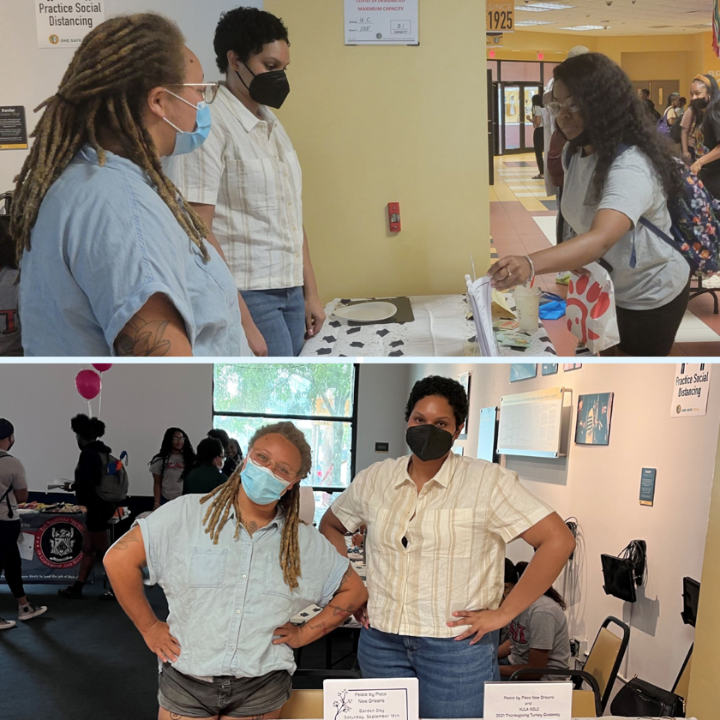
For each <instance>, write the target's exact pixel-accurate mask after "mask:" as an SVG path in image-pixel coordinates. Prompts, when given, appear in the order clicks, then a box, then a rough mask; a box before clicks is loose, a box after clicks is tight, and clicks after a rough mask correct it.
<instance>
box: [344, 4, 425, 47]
mask: <svg viewBox="0 0 720 720" xmlns="http://www.w3.org/2000/svg"><path fill="white" fill-rule="evenodd" d="M418 14H419V13H418V0H345V44H346V45H418V44H419V42H420V40H419V34H418Z"/></svg>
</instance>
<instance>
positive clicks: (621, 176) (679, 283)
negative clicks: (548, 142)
mask: <svg viewBox="0 0 720 720" xmlns="http://www.w3.org/2000/svg"><path fill="white" fill-rule="evenodd" d="M565 159H566V155H565V152H563V164H565ZM596 164H597V155H596V154H593V155H589V156H587V157H582V154H581V153H580V152H577V153H575V154H574V155H573V156H572V158H571V160H570V166H569V167H566V168H565V187H564V188H563V198H562V214H563V217H564V218H565V220H566V224H567V225H569V226H570V227H571V228H572V230H573V231H574V233H575V234H576V235H582V234H584V233H586V232H588V231H589V230H590V228H591V227H592V224H593V220H594V218H595V213H596V212H597V211H598V210H606V209H609V210H616V211H618V212H621V213H622V214H623V215H626V216H627V217H628V218H629V219H630V221H631V222H632V224H633V229H632V230H630V232H628V233H627V234H626V235H625V236H624V237H622V238H621V239H620V240H619V241H618V242H617V243H616V244H615V245H614V246H613V247H612V248H610V250H608V252H607V253H606V254H605V255H604V259H605V260H606V261H607V262H608V263H610V265H611V266H612V268H613V271H612V273H611V277H612V281H613V285H614V286H615V303H616V305H617V306H618V307H622V308H625V309H627V310H653V309H656V308H659V307H662V306H663V305H667V304H668V303H669V302H671V301H672V300H674V299H675V298H676V297H677V296H678V295H680V293H681V292H682V291H683V289H684V288H685V286H686V285H687V283H688V279H689V277H690V267H689V266H688V264H687V261H686V260H685V259H684V258H683V257H682V255H680V253H679V252H678V251H677V250H674V249H673V248H671V247H670V246H669V245H668V244H667V243H665V241H664V240H662V239H660V238H659V237H658V236H657V235H655V234H654V233H652V232H651V231H650V230H648V229H647V228H646V227H645V226H644V225H640V224H639V220H640V218H641V217H645V218H647V219H648V220H649V221H650V222H651V223H653V224H654V225H655V226H656V227H658V228H659V229H660V230H662V231H663V232H665V233H666V234H668V235H670V228H671V226H672V220H671V219H670V213H669V212H668V208H667V196H666V195H665V192H664V190H663V188H662V184H661V183H660V180H659V179H658V177H657V174H656V172H655V169H654V168H653V166H652V163H651V162H650V161H649V160H648V158H647V156H646V155H645V154H644V153H643V152H642V151H641V150H639V149H638V148H636V147H631V148H628V149H627V150H626V151H625V152H623V153H621V154H620V155H618V157H617V158H615V161H614V162H613V164H612V166H611V168H610V172H609V174H608V178H607V181H606V183H605V188H604V190H603V193H602V197H601V199H600V202H596V203H592V204H588V203H587V198H588V197H589V190H590V185H591V181H592V178H593V175H594V173H595V166H596ZM633 239H634V241H635V253H636V256H637V264H636V267H634V268H631V267H630V257H631V254H632V247H633Z"/></svg>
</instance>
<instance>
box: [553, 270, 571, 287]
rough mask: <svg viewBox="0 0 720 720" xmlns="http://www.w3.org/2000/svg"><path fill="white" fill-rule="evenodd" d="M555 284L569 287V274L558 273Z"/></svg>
mask: <svg viewBox="0 0 720 720" xmlns="http://www.w3.org/2000/svg"><path fill="white" fill-rule="evenodd" d="M555 284H556V285H569V284H570V273H569V272H559V273H558V274H557V275H556V276H555Z"/></svg>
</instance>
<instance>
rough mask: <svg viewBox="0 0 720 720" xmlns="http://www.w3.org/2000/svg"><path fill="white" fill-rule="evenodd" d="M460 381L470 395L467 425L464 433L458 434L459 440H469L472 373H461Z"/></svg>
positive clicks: (468, 395)
mask: <svg viewBox="0 0 720 720" xmlns="http://www.w3.org/2000/svg"><path fill="white" fill-rule="evenodd" d="M457 379H458V382H459V383H460V384H461V385H462V386H463V387H464V388H465V392H466V393H467V397H468V416H467V420H465V427H464V428H463V431H462V433H460V435H459V436H458V440H467V438H468V425H469V424H470V381H471V380H472V373H470V372H465V373H460V375H458V378H457Z"/></svg>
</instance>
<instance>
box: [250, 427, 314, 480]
mask: <svg viewBox="0 0 720 720" xmlns="http://www.w3.org/2000/svg"><path fill="white" fill-rule="evenodd" d="M265 435H282V437H284V438H285V439H286V440H288V441H289V442H291V443H292V444H293V445H294V446H295V447H296V448H297V449H298V452H299V453H300V471H299V472H298V476H299V477H300V479H302V478H304V477H307V474H308V473H309V472H310V468H311V467H312V450H311V449H310V445H309V444H308V441H307V440H306V439H305V433H303V431H302V430H300V429H299V428H298V427H297V426H296V425H294V424H293V423H291V422H289V421H287V420H286V421H284V422H278V423H273V424H272V425H265V426H264V427H261V428H260V429H259V430H258V431H257V432H256V433H255V434H254V435H253V436H252V437H251V438H250V443H249V444H248V453H249V452H250V450H251V449H252V446H253V445H254V444H255V443H256V442H257V441H258V440H259V439H260V438H261V437H264V436H265Z"/></svg>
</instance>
